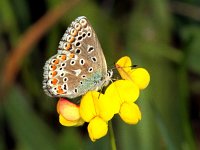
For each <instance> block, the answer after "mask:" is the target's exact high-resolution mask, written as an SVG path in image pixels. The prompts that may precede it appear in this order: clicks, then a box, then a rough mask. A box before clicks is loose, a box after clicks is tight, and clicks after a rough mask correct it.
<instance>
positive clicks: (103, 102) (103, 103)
mask: <svg viewBox="0 0 200 150" xmlns="http://www.w3.org/2000/svg"><path fill="white" fill-rule="evenodd" d="M98 102H99V103H98V105H99V107H98V109H99V116H100V117H101V118H102V119H104V120H105V121H109V120H110V119H112V117H113V116H114V114H115V112H114V107H113V103H112V101H111V100H110V97H108V96H107V95H103V94H102V96H101V97H100V99H99V100H98Z"/></svg>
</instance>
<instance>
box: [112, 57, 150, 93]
mask: <svg viewBox="0 0 200 150" xmlns="http://www.w3.org/2000/svg"><path fill="white" fill-rule="evenodd" d="M115 65H116V68H117V70H118V72H119V74H120V75H121V77H122V79H125V80H130V81H132V82H134V83H135V84H136V85H137V86H138V87H139V89H140V90H142V89H145V88H146V87H147V86H148V84H149V82H150V75H149V73H148V71H147V70H146V69H144V68H136V69H131V67H132V63H131V59H130V58H129V57H128V56H124V57H122V58H121V59H119V60H118V61H117V63H116V64H115Z"/></svg>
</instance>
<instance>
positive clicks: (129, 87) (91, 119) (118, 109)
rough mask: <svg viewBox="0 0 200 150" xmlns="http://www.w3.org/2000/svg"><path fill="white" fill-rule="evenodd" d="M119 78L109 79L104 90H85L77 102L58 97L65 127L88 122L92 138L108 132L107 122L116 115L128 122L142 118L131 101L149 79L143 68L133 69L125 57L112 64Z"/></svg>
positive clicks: (58, 106)
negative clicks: (111, 80)
mask: <svg viewBox="0 0 200 150" xmlns="http://www.w3.org/2000/svg"><path fill="white" fill-rule="evenodd" d="M115 65H116V68H117V70H118V72H119V74H120V76H121V78H122V79H120V80H117V81H115V82H112V83H111V84H110V85H109V86H108V87H107V89H106V90H105V93H104V94H102V93H99V92H97V91H89V92H87V93H86V94H85V95H84V96H83V97H82V99H81V102H80V105H76V104H74V103H72V102H70V101H68V100H66V99H63V98H60V100H59V101H58V104H57V111H58V114H59V121H60V123H61V124H62V125H64V126H80V125H82V124H83V123H84V122H88V133H89V136H90V139H91V140H92V141H95V140H97V139H99V138H101V137H103V136H105V135H106V134H107V131H108V121H109V120H111V119H112V117H113V116H114V115H115V114H119V116H120V117H121V119H122V120H123V121H124V122H126V123H128V124H136V123H138V121H139V120H141V112H140V109H139V107H138V105H137V104H135V103H134V102H135V101H136V100H137V99H138V97H139V94H140V90H143V89H145V88H146V87H147V86H148V84H149V81H150V76H149V73H148V72H147V71H146V70H145V69H144V68H132V66H133V65H132V63H131V60H130V58H129V57H127V56H125V57H122V58H121V59H119V60H118V62H117V63H116V64H115Z"/></svg>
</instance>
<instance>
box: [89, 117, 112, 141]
mask: <svg viewBox="0 0 200 150" xmlns="http://www.w3.org/2000/svg"><path fill="white" fill-rule="evenodd" d="M107 132H108V123H107V122H105V121H104V120H103V119H101V118H100V117H95V118H93V119H92V120H91V121H90V123H89V124H88V133H89V136H90V139H91V140H92V141H93V142H94V141H95V140H97V139H99V138H101V137H103V136H105V135H106V134H107Z"/></svg>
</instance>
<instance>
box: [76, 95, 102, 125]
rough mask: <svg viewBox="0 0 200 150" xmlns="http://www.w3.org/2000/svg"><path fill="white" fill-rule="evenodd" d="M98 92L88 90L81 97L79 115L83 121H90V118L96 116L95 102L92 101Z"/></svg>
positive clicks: (96, 97)
mask: <svg viewBox="0 0 200 150" xmlns="http://www.w3.org/2000/svg"><path fill="white" fill-rule="evenodd" d="M99 95H100V93H99V92H96V91H89V92H87V93H86V94H85V95H84V96H83V97H82V99H81V103H80V115H81V117H82V118H83V120H84V121H86V122H90V120H91V119H92V118H94V117H95V116H97V113H98V112H97V110H96V108H95V107H96V106H95V105H96V104H95V103H94V102H95V101H96V99H98V96H99Z"/></svg>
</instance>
